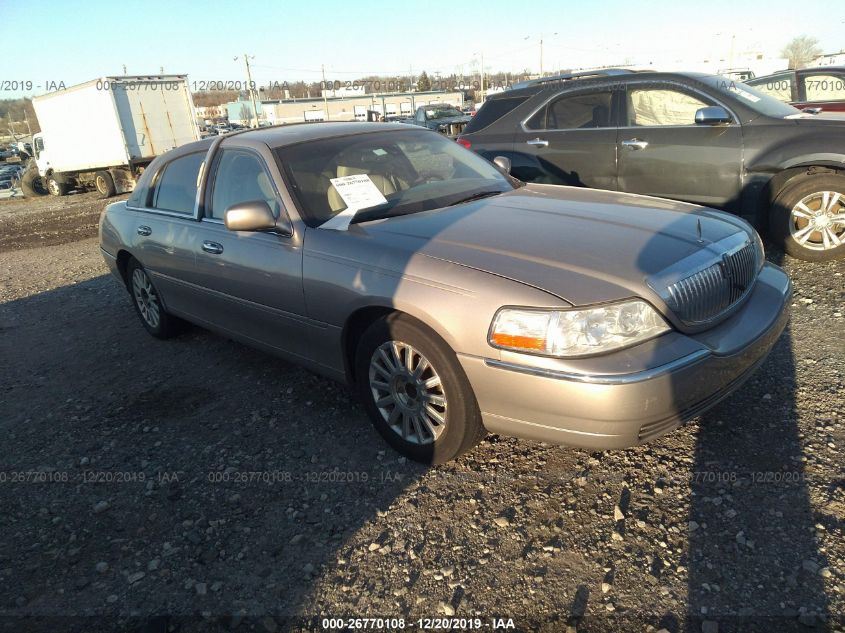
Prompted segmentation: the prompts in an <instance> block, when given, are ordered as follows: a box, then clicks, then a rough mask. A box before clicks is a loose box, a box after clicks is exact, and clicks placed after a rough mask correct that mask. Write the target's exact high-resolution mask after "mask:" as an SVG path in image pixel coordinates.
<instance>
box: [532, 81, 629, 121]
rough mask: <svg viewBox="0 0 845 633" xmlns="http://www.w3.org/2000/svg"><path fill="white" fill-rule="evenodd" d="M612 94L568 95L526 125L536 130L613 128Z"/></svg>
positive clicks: (552, 103) (553, 103)
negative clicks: (611, 113) (611, 117)
mask: <svg viewBox="0 0 845 633" xmlns="http://www.w3.org/2000/svg"><path fill="white" fill-rule="evenodd" d="M612 101H613V93H612V92H611V91H610V90H606V91H602V92H590V93H582V94H575V95H565V96H563V97H560V98H558V99H555V100H554V101H551V102H550V103H549V104H548V105H547V106H545V107H544V108H542V109H541V110H540V111H539V112H537V113H536V114H535V115H534V116H533V117H531V119H529V120H528V122H527V123H526V124H525V126H526V127H527V128H530V129H532V130H572V129H586V128H597V127H610V105H611V103H612Z"/></svg>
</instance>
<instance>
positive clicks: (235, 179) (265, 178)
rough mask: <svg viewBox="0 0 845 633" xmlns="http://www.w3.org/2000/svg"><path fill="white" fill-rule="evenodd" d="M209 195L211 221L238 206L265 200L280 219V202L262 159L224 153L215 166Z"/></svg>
mask: <svg viewBox="0 0 845 633" xmlns="http://www.w3.org/2000/svg"><path fill="white" fill-rule="evenodd" d="M213 187H214V188H213V191H212V194H211V213H210V216H211V217H212V218H216V219H218V220H222V219H223V215H224V214H225V213H226V209H228V208H229V207H231V206H232V205H234V204H238V203H240V202H251V201H254V200H264V201H265V202H266V203H267V204H268V205H269V206H270V209H272V211H273V215H274V216H275V217H277V218H278V217H279V209H280V205H279V200H278V197H277V196H276V190H275V188H274V187H273V181H272V180H271V179H270V174H268V173H267V170H266V169H265V168H264V164H263V163H262V161H261V159H260V158H259V157H258V156H257V155H255V154H253V153H252V152H250V151H247V150H239V149H227V150H223V152H222V154H221V155H220V160H219V161H218V162H217V171H216V172H215V176H214V185H213Z"/></svg>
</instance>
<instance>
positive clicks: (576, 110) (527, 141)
mask: <svg viewBox="0 0 845 633" xmlns="http://www.w3.org/2000/svg"><path fill="white" fill-rule="evenodd" d="M614 102H615V99H614V90H613V89H612V88H610V87H604V88H594V89H590V90H582V91H577V92H567V93H564V94H558V95H556V96H555V97H553V98H551V99H549V100H548V101H546V102H545V103H544V104H543V105H542V106H541V107H540V108H538V109H537V110H536V111H534V112H533V113H532V114H531V115H530V116H529V117H528V118H527V119H526V120H525V121H524V122H522V123H521V124H520V125H519V127H518V129H517V132H516V135H515V137H514V145H513V147H514V154H515V156H516V159H515V160H512V161H511V162H512V173H513V174H514V176H516V177H517V178H519V179H520V180H524V181H526V182H537V183H546V184H554V185H575V186H582V187H594V188H597V189H616V154H617V149H616V122H615V105H614Z"/></svg>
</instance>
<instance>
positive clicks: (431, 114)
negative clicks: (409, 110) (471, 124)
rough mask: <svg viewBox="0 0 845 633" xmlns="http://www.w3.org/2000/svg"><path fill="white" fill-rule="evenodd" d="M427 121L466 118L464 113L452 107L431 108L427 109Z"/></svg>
mask: <svg viewBox="0 0 845 633" xmlns="http://www.w3.org/2000/svg"><path fill="white" fill-rule="evenodd" d="M425 116H426V118H427V119H448V118H450V117H453V116H464V113H463V112H461V111H460V110H458V109H457V108H454V107H452V106H430V107H428V108H426V109H425Z"/></svg>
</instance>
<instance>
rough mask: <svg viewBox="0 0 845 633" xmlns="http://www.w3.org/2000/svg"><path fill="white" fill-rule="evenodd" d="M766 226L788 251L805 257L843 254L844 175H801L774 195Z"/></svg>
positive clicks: (819, 258) (823, 258)
mask: <svg viewBox="0 0 845 633" xmlns="http://www.w3.org/2000/svg"><path fill="white" fill-rule="evenodd" d="M769 227H770V232H771V235H772V238H773V239H774V240H775V241H776V242H777V243H778V245H780V246H781V247H782V248H783V249H784V250H785V251H786V252H787V253H789V254H790V255H792V256H793V257H797V258H798V259H804V260H807V261H815V262H819V261H828V260H831V259H838V258H840V257H842V256H843V255H845V176H840V175H837V174H823V175H817V176H803V177H801V178H800V179H799V180H797V181H796V182H794V183H793V184H791V185H788V186H787V187H786V188H785V189H784V190H783V191H782V192H781V193H780V194H778V196H777V198H776V199H775V203H774V205H773V207H772V211H771V217H770V218H769Z"/></svg>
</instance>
